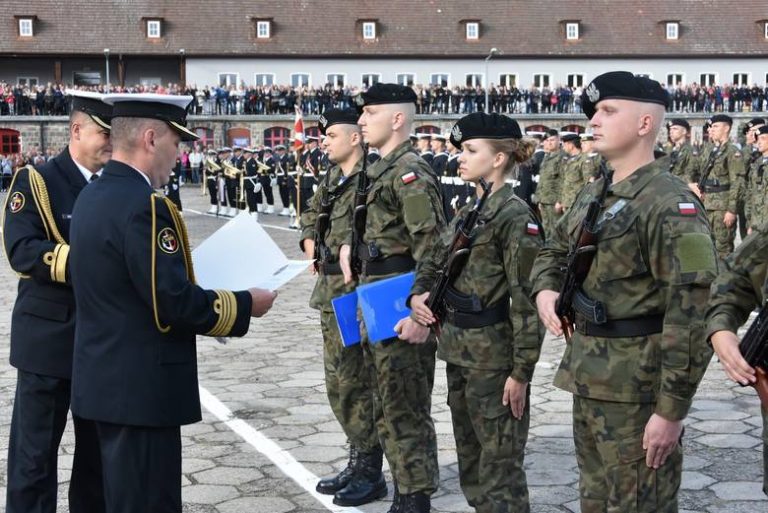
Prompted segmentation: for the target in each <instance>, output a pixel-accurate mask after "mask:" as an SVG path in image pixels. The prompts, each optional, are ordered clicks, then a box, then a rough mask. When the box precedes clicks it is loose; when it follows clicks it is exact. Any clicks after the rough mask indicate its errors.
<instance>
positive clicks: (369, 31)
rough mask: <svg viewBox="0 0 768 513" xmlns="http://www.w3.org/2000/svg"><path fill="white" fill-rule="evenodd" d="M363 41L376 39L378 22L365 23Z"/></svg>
mask: <svg viewBox="0 0 768 513" xmlns="http://www.w3.org/2000/svg"><path fill="white" fill-rule="evenodd" d="M363 39H369V40H370V39H376V22H375V21H365V22H363Z"/></svg>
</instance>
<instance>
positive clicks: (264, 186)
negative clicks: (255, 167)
mask: <svg viewBox="0 0 768 513" xmlns="http://www.w3.org/2000/svg"><path fill="white" fill-rule="evenodd" d="M261 162H262V163H263V164H264V165H265V166H268V167H267V168H262V169H261V171H259V183H260V184H261V190H262V191H263V192H264V198H265V199H266V200H267V206H266V208H265V207H264V205H263V204H262V202H261V193H260V192H259V193H258V194H256V204H257V205H258V210H259V212H264V213H265V214H274V213H275V195H274V193H273V191H272V181H273V180H275V178H276V177H275V168H276V166H275V159H274V158H273V157H272V148H270V147H269V146H265V147H264V157H263V158H262V160H261Z"/></svg>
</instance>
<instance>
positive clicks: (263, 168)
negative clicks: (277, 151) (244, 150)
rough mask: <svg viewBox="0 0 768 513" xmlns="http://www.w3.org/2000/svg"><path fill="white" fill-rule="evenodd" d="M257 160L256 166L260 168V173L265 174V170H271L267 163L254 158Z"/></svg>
mask: <svg viewBox="0 0 768 513" xmlns="http://www.w3.org/2000/svg"><path fill="white" fill-rule="evenodd" d="M254 160H255V161H256V166H258V168H259V173H261V174H263V173H264V172H265V171H268V170H269V166H268V165H266V164H265V163H264V162H262V161H260V160H259V159H254Z"/></svg>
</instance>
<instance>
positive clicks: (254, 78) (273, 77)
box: [253, 72, 277, 86]
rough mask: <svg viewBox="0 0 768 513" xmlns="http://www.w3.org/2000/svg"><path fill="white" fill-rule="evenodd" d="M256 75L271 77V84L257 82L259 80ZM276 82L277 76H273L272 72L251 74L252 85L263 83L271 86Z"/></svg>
mask: <svg viewBox="0 0 768 513" xmlns="http://www.w3.org/2000/svg"><path fill="white" fill-rule="evenodd" d="M258 76H265V77H272V83H271V84H259V81H258V78H257V77H258ZM276 83H277V77H276V76H275V74H274V73H261V72H256V73H254V74H253V85H255V86H265V85H266V86H272V85H274V84H276Z"/></svg>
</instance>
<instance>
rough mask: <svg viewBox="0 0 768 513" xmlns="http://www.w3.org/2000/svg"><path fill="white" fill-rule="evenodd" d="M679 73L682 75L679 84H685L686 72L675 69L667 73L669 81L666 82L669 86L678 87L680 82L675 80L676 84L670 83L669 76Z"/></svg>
mask: <svg viewBox="0 0 768 513" xmlns="http://www.w3.org/2000/svg"><path fill="white" fill-rule="evenodd" d="M677 75H680V82H679V84H680V85H685V84H686V81H685V73H679V72H676V71H673V72H672V73H667V81H666V82H665V84H666V85H667V86H672V87H677V86H678V82H675V83H674V84H670V83H669V77H671V76H677Z"/></svg>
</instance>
